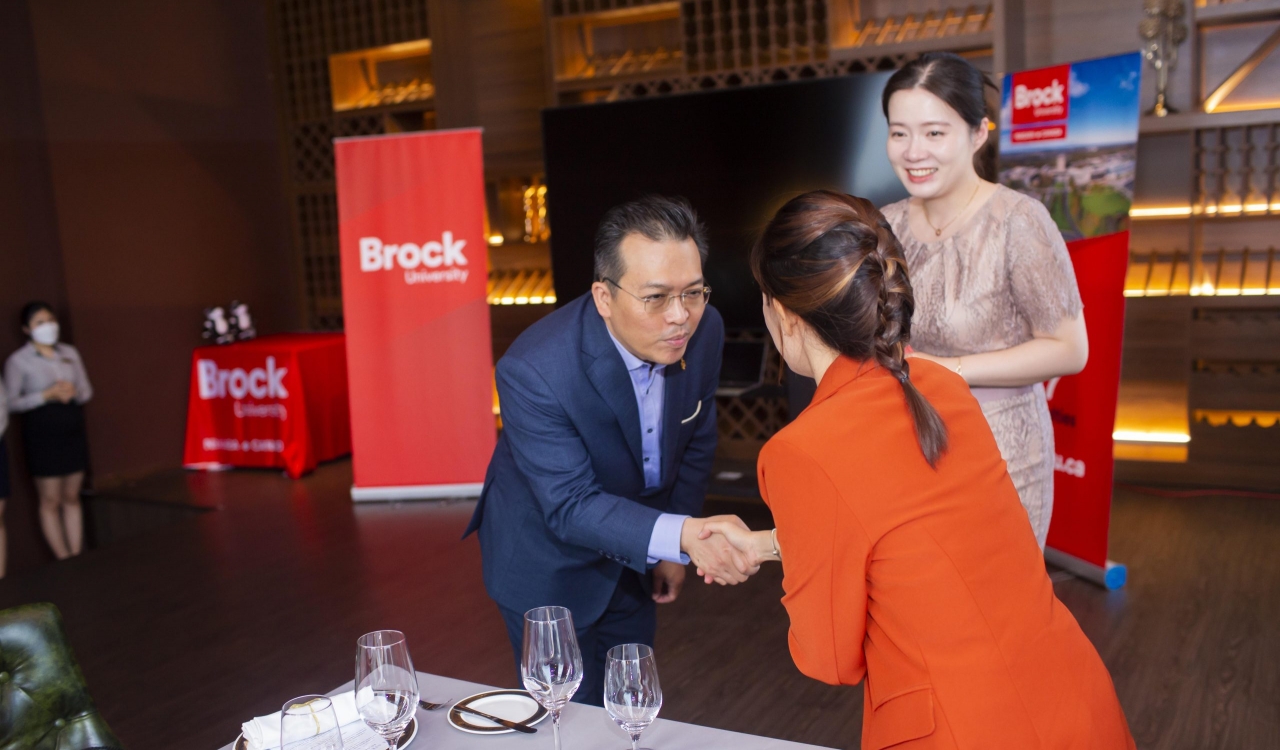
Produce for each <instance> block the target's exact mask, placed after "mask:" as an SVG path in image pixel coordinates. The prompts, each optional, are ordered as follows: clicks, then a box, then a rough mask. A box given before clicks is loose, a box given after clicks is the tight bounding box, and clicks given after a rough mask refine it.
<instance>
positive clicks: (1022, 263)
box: [1005, 199, 1084, 333]
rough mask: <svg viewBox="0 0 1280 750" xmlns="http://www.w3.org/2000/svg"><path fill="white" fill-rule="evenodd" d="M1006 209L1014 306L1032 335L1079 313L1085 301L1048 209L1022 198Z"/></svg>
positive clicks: (1008, 270)
mask: <svg viewBox="0 0 1280 750" xmlns="http://www.w3.org/2000/svg"><path fill="white" fill-rule="evenodd" d="M1018 203H1019V205H1017V206H1015V207H1013V209H1012V210H1011V211H1010V212H1009V226H1008V231H1009V234H1008V246H1007V247H1008V252H1007V253H1006V255H1005V263H1006V266H1007V272H1008V274H1009V285H1010V289H1011V290H1012V292H1013V301H1014V305H1015V306H1016V307H1017V309H1018V312H1019V314H1021V315H1022V317H1023V318H1025V319H1026V320H1027V321H1028V322H1029V323H1030V324H1031V330H1032V331H1035V332H1037V333H1048V332H1050V331H1052V330H1054V329H1055V328H1057V327H1058V324H1060V323H1061V322H1062V321H1064V320H1070V319H1072V318H1075V317H1076V316H1077V315H1079V314H1080V311H1081V310H1082V309H1083V308H1084V304H1083V303H1082V302H1081V300H1080V288H1079V286H1078V285H1077V284H1076V273H1075V269H1074V268H1073V267H1072V265H1071V255H1070V253H1068V252H1067V243H1066V242H1064V241H1063V240H1062V234H1061V233H1060V232H1059V231H1058V226H1057V225H1056V224H1054V222H1053V218H1052V217H1050V216H1049V211H1048V210H1047V209H1045V207H1044V206H1043V205H1042V204H1041V203H1040V202H1039V201H1035V200H1031V199H1026V200H1022V201H1019V202H1018Z"/></svg>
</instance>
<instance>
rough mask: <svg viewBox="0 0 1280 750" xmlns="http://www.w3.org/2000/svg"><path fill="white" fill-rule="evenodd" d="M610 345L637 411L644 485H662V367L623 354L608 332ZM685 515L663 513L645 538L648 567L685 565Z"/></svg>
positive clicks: (664, 368) (663, 402) (664, 371)
mask: <svg viewBox="0 0 1280 750" xmlns="http://www.w3.org/2000/svg"><path fill="white" fill-rule="evenodd" d="M609 338H610V339H613V345H614V346H616V347H618V354H621V355H622V362H623V364H625V365H626V367H627V374H628V375H630V376H631V385H632V387H633V388H635V392H636V406H637V407H639V409H640V448H641V450H640V454H641V457H642V458H643V460H644V467H643V468H644V486H645V487H646V488H648V487H657V486H658V485H659V484H661V483H662V407H663V406H664V404H665V402H666V384H667V379H666V372H667V366H666V365H655V364H653V363H651V362H645V361H644V360H642V359H640V358H639V357H637V356H636V355H634V354H632V353H631V352H629V351H627V348H626V347H625V346H623V345H622V343H621V342H620V341H618V339H617V338H616V337H615V336H614V335H613V331H610V332H609ZM686 518H688V516H682V515H677V514H674V513H663V514H662V515H660V516H658V522H657V523H655V524H654V525H653V533H652V534H650V535H649V560H648V563H649V564H650V565H657V564H658V562H659V561H660V560H666V561H667V562H675V563H680V564H681V565H687V564H689V556H688V555H686V554H684V553H682V552H681V551H680V531H681V529H682V528H683V527H684V519H686Z"/></svg>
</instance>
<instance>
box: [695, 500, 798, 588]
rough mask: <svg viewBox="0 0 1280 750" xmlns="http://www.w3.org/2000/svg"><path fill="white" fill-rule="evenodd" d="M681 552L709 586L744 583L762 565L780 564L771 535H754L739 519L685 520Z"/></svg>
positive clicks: (759, 532)
mask: <svg viewBox="0 0 1280 750" xmlns="http://www.w3.org/2000/svg"><path fill="white" fill-rule="evenodd" d="M680 548H681V549H682V550H684V552H685V553H686V554H688V555H689V558H690V559H691V560H693V564H694V565H696V566H698V575H699V576H702V579H703V580H704V581H706V582H707V583H711V582H713V581H714V582H715V583H718V584H720V585H721V586H732V585H734V584H738V583H742V582H743V581H745V580H747V579H748V578H750V577H751V576H753V575H755V574H756V573H758V572H759V571H760V564H761V563H763V562H765V561H767V560H777V559H778V558H777V557H776V556H775V555H774V549H773V538H772V535H771V534H770V533H769V532H768V531H752V530H751V529H749V528H747V525H746V524H745V523H743V522H742V519H741V518H738V517H737V516H711V517H710V518H688V519H685V522H684V527H683V528H682V529H681V531H680Z"/></svg>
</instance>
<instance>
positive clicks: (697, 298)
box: [604, 278, 711, 315]
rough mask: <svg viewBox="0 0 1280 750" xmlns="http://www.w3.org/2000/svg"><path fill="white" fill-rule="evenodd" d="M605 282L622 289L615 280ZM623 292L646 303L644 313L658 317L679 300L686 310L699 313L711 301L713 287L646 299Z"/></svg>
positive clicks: (658, 295) (649, 296) (647, 296)
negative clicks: (673, 302)
mask: <svg viewBox="0 0 1280 750" xmlns="http://www.w3.org/2000/svg"><path fill="white" fill-rule="evenodd" d="M604 280H605V281H607V282H609V283H610V284H613V285H614V286H616V287H618V288H619V289H622V285H621V284H619V283H618V282H616V281H614V280H613V279H610V278H605V279H604ZM622 291H624V292H627V294H630V295H631V296H632V297H635V298H636V299H638V300H640V301H641V302H642V303H644V311H645V312H646V313H648V314H649V315H658V314H660V313H664V312H666V311H667V310H669V309H671V303H672V301H674V300H677V299H678V300H680V304H681V305H683V306H684V309H685V310H687V311H688V312H690V313H695V312H699V311H701V310H702V308H704V307H706V306H707V301H708V300H710V299H711V287H709V286H704V287H702V288H700V289H690V290H688V291H685V292H681V293H680V294H649V295H646V296H644V297H641V296H640V295H638V294H632V293H631V292H628V291H627V290H626V289H622Z"/></svg>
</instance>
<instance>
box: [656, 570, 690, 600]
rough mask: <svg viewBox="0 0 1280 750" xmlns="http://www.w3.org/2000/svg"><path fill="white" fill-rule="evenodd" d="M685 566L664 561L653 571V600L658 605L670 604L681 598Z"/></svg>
mask: <svg viewBox="0 0 1280 750" xmlns="http://www.w3.org/2000/svg"><path fill="white" fill-rule="evenodd" d="M684 574H685V569H684V566H683V565H681V564H680V563H674V562H668V561H666V560H663V561H662V562H660V563H658V565H657V566H656V567H655V568H654V569H653V600H654V601H655V602H657V603H658V604H670V603H671V602H674V601H675V600H676V597H678V596H680V589H681V588H683V587H684Z"/></svg>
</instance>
